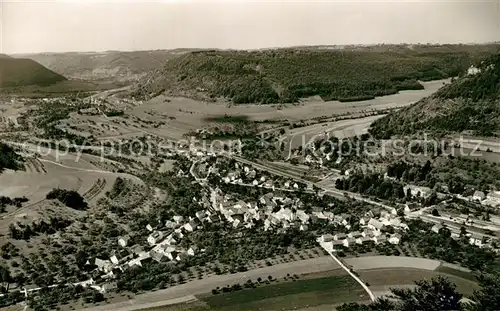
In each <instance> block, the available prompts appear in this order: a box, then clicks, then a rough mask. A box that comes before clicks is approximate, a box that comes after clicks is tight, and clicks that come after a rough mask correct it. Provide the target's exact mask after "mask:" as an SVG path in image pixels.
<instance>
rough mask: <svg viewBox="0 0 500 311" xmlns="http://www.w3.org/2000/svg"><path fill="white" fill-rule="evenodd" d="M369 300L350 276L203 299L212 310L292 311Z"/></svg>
mask: <svg viewBox="0 0 500 311" xmlns="http://www.w3.org/2000/svg"><path fill="white" fill-rule="evenodd" d="M366 299H368V295H367V294H366V293H365V292H364V290H363V289H362V288H361V286H359V284H357V283H356V282H355V281H354V280H352V279H351V278H350V277H349V276H331V277H323V278H316V279H306V280H298V281H295V282H290V281H289V282H285V283H278V284H272V285H267V286H262V287H258V288H255V289H249V290H242V291H238V292H233V293H229V294H219V295H212V296H208V297H200V300H202V301H204V302H206V303H207V305H208V306H209V308H210V309H212V310H221V311H223V310H289V309H297V308H303V307H311V306H316V305H324V304H331V305H335V304H340V303H344V302H349V301H363V300H366Z"/></svg>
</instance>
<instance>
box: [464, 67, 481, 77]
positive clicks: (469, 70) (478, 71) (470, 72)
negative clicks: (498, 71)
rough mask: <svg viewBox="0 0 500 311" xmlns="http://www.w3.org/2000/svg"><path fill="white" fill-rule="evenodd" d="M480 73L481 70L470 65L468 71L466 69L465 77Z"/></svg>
mask: <svg viewBox="0 0 500 311" xmlns="http://www.w3.org/2000/svg"><path fill="white" fill-rule="evenodd" d="M480 72H481V69H479V68H477V67H475V66H474V65H471V66H470V67H469V69H467V75H469V76H473V75H476V74H478V73H480Z"/></svg>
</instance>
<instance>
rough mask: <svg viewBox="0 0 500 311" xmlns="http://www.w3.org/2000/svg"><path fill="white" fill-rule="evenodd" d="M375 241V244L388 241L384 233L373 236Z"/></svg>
mask: <svg viewBox="0 0 500 311" xmlns="http://www.w3.org/2000/svg"><path fill="white" fill-rule="evenodd" d="M373 242H375V244H380V243H385V242H387V236H385V235H383V234H382V235H379V236H376V237H374V238H373Z"/></svg>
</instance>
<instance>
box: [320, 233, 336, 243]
mask: <svg viewBox="0 0 500 311" xmlns="http://www.w3.org/2000/svg"><path fill="white" fill-rule="evenodd" d="M333 240H335V237H334V236H333V235H331V234H323V235H322V236H320V237H319V238H318V242H320V243H322V242H331V241H333Z"/></svg>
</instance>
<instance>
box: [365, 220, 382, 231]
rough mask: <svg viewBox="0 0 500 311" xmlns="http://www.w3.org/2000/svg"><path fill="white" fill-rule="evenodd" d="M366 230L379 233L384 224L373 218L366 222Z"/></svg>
mask: <svg viewBox="0 0 500 311" xmlns="http://www.w3.org/2000/svg"><path fill="white" fill-rule="evenodd" d="M368 228H369V229H371V230H373V231H381V230H382V229H383V228H384V224H383V223H382V222H380V221H378V220H376V219H375V218H371V219H370V221H369V222H368Z"/></svg>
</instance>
